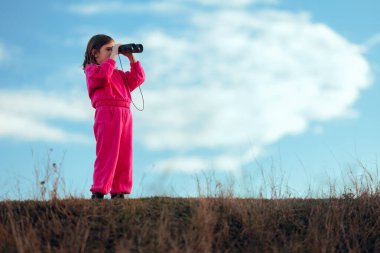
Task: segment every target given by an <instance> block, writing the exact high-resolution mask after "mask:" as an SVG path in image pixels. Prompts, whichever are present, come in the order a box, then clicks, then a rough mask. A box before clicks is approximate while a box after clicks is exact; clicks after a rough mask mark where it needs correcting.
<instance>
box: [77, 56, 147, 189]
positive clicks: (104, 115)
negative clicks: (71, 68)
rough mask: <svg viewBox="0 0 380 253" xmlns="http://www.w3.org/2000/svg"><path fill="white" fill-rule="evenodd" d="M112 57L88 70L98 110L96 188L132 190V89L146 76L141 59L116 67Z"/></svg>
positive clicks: (89, 81) (96, 127) (95, 106)
mask: <svg viewBox="0 0 380 253" xmlns="http://www.w3.org/2000/svg"><path fill="white" fill-rule="evenodd" d="M115 65H116V62H115V60H113V59H111V58H109V59H107V60H105V61H103V62H102V63H101V64H100V65H96V64H89V65H87V66H86V68H85V70H84V72H85V74H86V80H87V88H88V94H89V96H90V99H91V104H92V106H93V107H94V108H95V109H96V110H95V123H94V134H95V139H96V159H95V164H94V176H93V184H92V187H91V191H92V192H100V193H103V194H108V193H111V194H113V193H130V192H131V189H132V114H131V111H130V110H129V106H130V103H131V100H132V98H131V92H132V91H133V90H134V89H136V88H137V87H138V86H139V85H140V84H142V83H143V82H144V80H145V73H144V70H143V68H142V66H141V64H140V62H136V63H131V64H130V65H131V70H130V71H127V72H123V71H121V70H118V69H116V68H115Z"/></svg>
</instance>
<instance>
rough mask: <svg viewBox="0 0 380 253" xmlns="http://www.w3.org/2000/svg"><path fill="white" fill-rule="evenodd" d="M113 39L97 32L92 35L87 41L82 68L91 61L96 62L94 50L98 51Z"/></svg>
mask: <svg viewBox="0 0 380 253" xmlns="http://www.w3.org/2000/svg"><path fill="white" fill-rule="evenodd" d="M111 41H113V39H112V38H111V37H110V36H108V35H104V34H97V35H94V36H92V38H91V39H90V40H89V41H88V43H87V48H86V52H85V53H84V61H83V65H82V66H83V69H84V68H85V67H86V66H87V65H88V64H91V63H94V64H97V62H96V59H95V55H94V51H95V52H98V51H100V48H101V47H102V46H104V45H106V44H108V43H110V42H111Z"/></svg>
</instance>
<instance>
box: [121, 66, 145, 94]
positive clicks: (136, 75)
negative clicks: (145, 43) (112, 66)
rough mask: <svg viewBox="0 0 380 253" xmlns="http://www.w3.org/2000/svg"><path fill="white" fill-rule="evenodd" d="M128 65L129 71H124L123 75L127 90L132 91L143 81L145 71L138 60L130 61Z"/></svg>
mask: <svg viewBox="0 0 380 253" xmlns="http://www.w3.org/2000/svg"><path fill="white" fill-rule="evenodd" d="M130 65H131V71H127V72H125V73H124V75H125V77H126V78H127V82H128V83H127V85H128V86H129V90H130V91H131V92H132V91H133V90H134V89H136V88H137V87H139V86H140V85H141V84H142V83H143V82H144V81H145V72H144V69H143V67H142V66H141V63H140V62H139V61H137V62H135V63H132V62H131V63H130Z"/></svg>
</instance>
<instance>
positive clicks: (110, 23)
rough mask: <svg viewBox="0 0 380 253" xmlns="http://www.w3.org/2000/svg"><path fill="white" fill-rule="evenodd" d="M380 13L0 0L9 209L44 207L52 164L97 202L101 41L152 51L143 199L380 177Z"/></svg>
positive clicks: (288, 6) (2, 161) (263, 0)
mask: <svg viewBox="0 0 380 253" xmlns="http://www.w3.org/2000/svg"><path fill="white" fill-rule="evenodd" d="M379 5H380V4H379V3H378V2H376V1H361V2H358V1H345V2H342V1H335V2H331V1H285V0H255V1H254V0H238V1H224V0H222V1H215V0H212V1H206V0H194V1H190V0H186V1H179V0H167V1H160V2H158V1H37V2H36V1H35V2H30V1H8V2H4V1H3V2H1V3H0V8H1V9H2V10H3V11H2V15H1V17H0V18H1V21H2V22H1V26H0V29H1V30H0V31H1V33H0V170H1V177H0V183H1V184H2V186H3V187H1V189H0V198H2V199H4V198H29V197H32V196H33V194H34V195H35V191H36V188H35V185H36V184H35V181H36V175H35V172H36V171H39V173H40V175H43V171H44V167H45V164H46V163H47V162H48V159H50V162H56V163H58V164H59V165H60V166H59V168H60V171H61V173H62V175H63V177H64V180H65V184H66V191H67V192H68V193H70V194H73V195H76V196H85V197H86V196H88V195H89V188H90V185H91V180H92V179H91V178H92V170H93V161H94V159H95V142H94V137H93V132H92V124H93V113H94V111H93V109H92V107H91V105H90V100H89V98H88V95H87V90H86V83H85V79H84V75H83V71H82V70H81V67H80V65H81V64H82V62H83V55H84V50H85V47H86V44H87V41H88V40H89V38H90V37H91V36H92V35H94V34H99V33H105V34H108V35H110V36H112V37H113V38H114V39H115V40H116V41H117V42H120V43H130V42H136V43H142V44H144V52H143V53H142V54H138V55H136V56H137V58H138V59H139V60H140V61H141V63H142V65H143V67H144V69H145V72H146V75H147V77H146V81H145V83H144V84H143V85H142V90H143V93H144V98H145V110H144V111H143V112H139V111H137V110H136V109H134V108H132V113H133V117H134V187H133V190H132V191H133V193H132V197H141V196H151V195H163V194H164V195H175V196H198V195H199V191H198V188H197V178H198V179H199V181H200V183H201V189H202V190H201V193H202V194H205V193H207V189H210V188H211V189H213V191H216V190H215V189H216V188H217V187H216V185H217V183H218V182H221V183H222V185H224V187H226V188H228V187H229V186H231V187H232V188H233V190H234V192H235V194H236V195H240V196H256V195H257V194H258V192H260V190H261V191H264V192H265V190H263V189H270V186H271V184H272V185H273V183H271V182H274V184H275V185H277V186H278V187H279V188H281V190H282V193H284V191H285V192H287V193H289V194H290V195H292V196H306V195H307V193H308V190H309V188H310V189H311V190H312V192H313V193H315V194H316V195H317V194H321V193H322V192H323V191H324V189H328V185H329V183H332V182H333V183H336V185H337V186H338V187H340V188H341V189H343V188H344V185H345V184H347V183H349V177H348V176H347V173H348V171H351V172H352V175H354V176H358V177H360V175H361V174H362V173H363V170H362V169H361V168H360V167H361V166H364V167H365V168H366V169H367V170H368V171H370V172H371V173H376V168H377V166H378V162H377V159H378V158H377V156H378V155H379V150H380V144H379V142H378V139H379V138H378V137H379V133H378V129H379V126H380V121H379V119H378V118H379V117H378V113H377V109H378V108H379V105H380V102H379V99H378V98H379V91H380V90H379V85H380V83H379V64H378V60H379V56H380V47H379V46H378V44H379V43H380V30H379V27H380V20H379V19H378V17H377V13H376V10H378V9H379V8H380V6H379ZM122 61H123V67H124V68H125V69H126V68H128V67H129V64H128V61H127V59H126V58H124V59H122ZM119 67H120V66H119ZM133 99H134V101H135V103H136V104H137V105H139V106H141V105H142V101H141V96H140V94H139V93H138V90H136V91H134V93H133ZM60 163H62V164H60ZM41 173H42V174H41ZM209 180H211V181H212V183H211V184H209V188H208V187H207V182H208V181H209ZM255 194H256V195H255ZM267 196H270V193H268V195H267Z"/></svg>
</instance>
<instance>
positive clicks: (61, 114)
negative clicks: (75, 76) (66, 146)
mask: <svg viewBox="0 0 380 253" xmlns="http://www.w3.org/2000/svg"><path fill="white" fill-rule="evenodd" d="M91 118H92V112H91V107H90V106H89V104H88V103H86V100H85V99H84V98H82V97H79V96H78V95H77V94H75V93H72V94H69V93H66V94H56V93H47V92H42V91H40V90H0V122H1V124H0V137H12V138H16V139H22V140H47V141H58V142H80V143H86V142H89V138H88V137H86V136H85V135H83V134H76V133H70V132H67V131H65V130H64V129H62V128H60V127H56V126H54V124H52V123H51V122H50V123H49V121H51V120H64V121H74V122H84V121H89V120H90V119H91Z"/></svg>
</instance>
